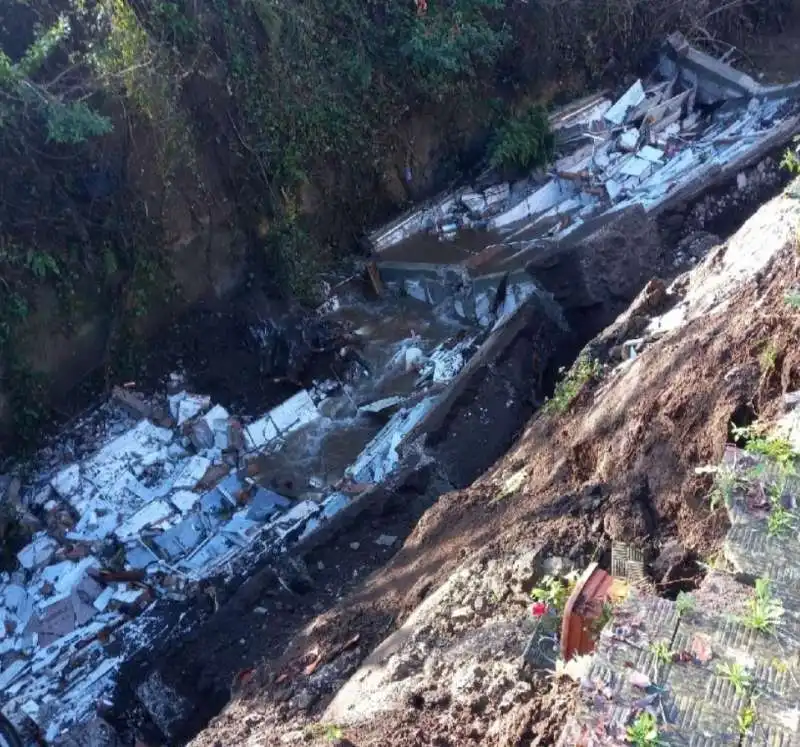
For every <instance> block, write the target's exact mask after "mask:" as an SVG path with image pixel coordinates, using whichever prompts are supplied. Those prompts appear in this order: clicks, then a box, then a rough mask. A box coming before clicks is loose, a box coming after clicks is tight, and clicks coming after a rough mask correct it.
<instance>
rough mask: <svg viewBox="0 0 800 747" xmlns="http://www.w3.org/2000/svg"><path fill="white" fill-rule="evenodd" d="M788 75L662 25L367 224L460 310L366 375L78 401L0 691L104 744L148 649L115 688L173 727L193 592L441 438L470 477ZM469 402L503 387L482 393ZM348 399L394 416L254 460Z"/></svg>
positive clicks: (441, 458) (398, 474) (50, 476)
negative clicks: (81, 409)
mask: <svg viewBox="0 0 800 747" xmlns="http://www.w3.org/2000/svg"><path fill="white" fill-rule="evenodd" d="M794 94H795V87H787V88H779V89H772V88H763V87H760V86H758V84H756V83H755V82H753V81H752V80H751V79H749V78H747V77H746V76H741V74H739V73H736V72H735V71H733V69H732V68H730V67H728V66H726V65H722V64H720V63H719V62H717V61H716V60H713V59H712V58H708V57H707V56H705V55H702V54H701V53H699V52H697V51H696V50H693V49H691V48H689V47H687V46H686V45H685V43H684V42H683V40H682V39H681V38H680V37H671V39H670V40H669V42H668V44H667V48H666V51H665V54H664V56H663V57H662V61H661V65H660V66H659V80H658V81H656V80H654V81H652V82H647V83H646V84H645V83H642V82H638V83H637V84H635V85H634V86H632V87H631V88H630V89H629V90H628V91H627V92H626V93H625V95H624V96H623V97H622V98H621V99H619V100H618V101H617V102H615V103H614V102H611V101H610V100H608V99H607V98H605V97H604V96H598V97H593V98H592V99H590V100H588V101H586V102H583V103H582V104H581V105H580V106H576V107H572V108H571V109H570V110H569V111H566V112H563V113H561V114H559V115H558V116H557V117H555V118H554V121H553V125H554V127H555V128H556V130H557V132H558V133H559V138H560V142H561V143H562V147H563V148H564V149H569V150H570V152H569V153H567V154H566V155H564V156H563V157H562V158H561V159H560V160H559V161H558V162H557V163H556V164H555V166H554V168H553V169H552V170H551V171H550V172H549V173H548V174H544V175H539V176H537V177H534V178H532V179H530V180H526V181H525V182H524V183H521V184H516V185H509V184H504V183H501V184H499V185H490V186H487V187H485V188H483V189H482V190H480V191H478V190H474V189H463V190H459V191H458V192H457V193H455V194H453V195H448V196H447V197H446V198H445V199H443V200H440V201H438V202H437V203H435V205H433V206H429V207H427V208H425V209H423V210H421V211H417V212H416V213H414V214H412V215H410V216H406V217H404V218H403V219H401V220H399V221H396V222H394V223H393V224H392V225H391V226H389V227H388V228H385V229H382V230H380V231H378V232H376V233H375V234H373V236H372V243H373V247H374V250H375V259H376V264H377V269H378V271H379V273H380V275H381V278H382V280H383V282H384V284H385V285H386V286H388V287H389V288H390V289H395V290H397V291H402V292H404V293H405V294H406V295H408V296H411V297H413V298H414V299H416V300H417V301H419V302H423V303H425V304H428V305H429V306H432V307H434V308H435V310H436V312H437V314H439V316H441V317H454V318H456V319H457V320H458V321H459V324H460V327H461V329H460V332H459V333H458V334H456V335H455V336H453V337H452V338H450V339H447V340H445V341H444V342H442V340H441V339H436V340H425V339H422V338H421V337H419V336H412V337H410V338H404V339H402V340H398V341H395V343H394V344H393V348H392V355H391V356H390V357H389V360H388V362H386V363H385V370H383V371H381V372H380V373H379V374H378V375H377V376H375V377H373V378H377V379H381V385H380V386H375V387H373V394H374V395H375V396H373V397H371V398H368V399H363V398H361V397H359V393H358V392H357V391H356V390H354V389H353V387H349V388H348V385H347V384H344V383H343V382H342V381H333V382H318V384H317V385H316V386H315V387H314V388H313V389H309V390H302V391H299V392H297V393H296V394H295V395H294V396H293V397H291V398H290V399H289V400H288V401H286V402H284V403H283V404H280V405H278V406H277V407H274V408H272V409H271V410H270V411H269V412H267V413H264V414H263V415H262V416H261V417H258V418H255V419H252V420H250V421H248V420H247V419H245V418H240V417H235V416H233V415H231V414H230V413H229V412H228V411H227V410H226V409H225V408H223V407H221V406H219V405H216V406H212V402H211V401H210V400H209V399H208V398H206V397H203V396H202V395H197V394H195V393H192V392H190V391H185V390H182V389H180V387H176V391H174V393H173V394H172V395H171V396H170V397H169V399H168V400H167V401H166V402H164V403H160V402H159V403H156V406H151V405H147V403H145V404H144V405H143V403H142V401H141V400H140V399H137V398H136V397H132V396H131V395H130V393H127V394H126V393H125V392H124V391H123V392H121V393H119V394H118V396H117V398H116V401H115V402H111V403H108V404H106V405H104V406H103V408H101V409H100V411H98V413H96V414H95V416H93V418H90V419H88V420H87V421H86V422H84V423H82V424H79V427H83V428H85V429H87V430H88V431H90V432H91V438H90V439H89V441H90V442H91V443H90V448H87V449H86V450H85V453H80V454H78V453H75V454H66V453H61V454H59V455H58V458H57V459H55V460H51V461H52V464H51V465H50V466H49V467H48V469H45V470H43V471H42V472H41V473H40V474H39V479H37V480H34V483H33V484H32V485H29V486H26V488H25V489H24V490H23V492H22V501H23V504H24V505H25V506H26V507H27V508H28V509H30V510H35V511H36V512H38V514H39V515H40V516H43V517H44V518H45V526H43V527H42V528H41V531H40V533H38V534H37V535H36V536H35V537H34V539H33V541H32V542H31V543H30V544H29V545H28V546H27V547H25V548H24V549H23V550H22V551H21V552H20V554H19V557H18V560H19V566H18V568H17V569H16V570H15V571H14V572H13V573H7V574H4V575H3V576H0V587H1V588H0V591H1V592H2V599H3V604H2V607H0V614H1V615H2V619H3V622H4V625H2V626H0V692H2V696H0V697H1V698H2V699H1V700H0V703H2V706H3V711H4V712H5V713H8V714H9V715H10V716H11V717H12V718H13V719H14V720H15V721H16V722H17V723H24V722H28V723H33V724H35V725H36V727H37V728H38V729H39V730H40V732H41V734H42V735H43V736H44V737H46V738H47V739H48V740H49V741H54V742H55V743H57V744H64V745H71V744H75V745H85V744H92V741H91V739H90V737H88V736H87V734H88V733H89V730H91V729H95V730H97V729H100V728H101V727H99V726H98V723H100V721H99V720H98V718H97V713H98V704H99V705H101V706H102V708H110V709H112V710H113V709H114V708H115V707H117V705H118V704H116V703H113V702H111V699H112V698H113V697H114V694H115V688H117V691H118V690H119V678H120V671H121V670H124V671H126V672H127V673H129V672H130V670H132V669H135V667H133V665H132V664H131V662H132V661H133V660H135V659H137V658H138V659H141V660H142V663H143V666H142V667H140V668H139V669H138V670H136V671H135V672H134V673H132V674H129V680H130V681H129V682H127V683H126V685H125V688H126V689H127V690H128V691H130V692H131V693H132V695H131V697H132V698H133V699H134V700H135V701H136V702H135V704H134V705H130V704H128V705H125V706H119V708H124V709H127V711H130V712H133V711H134V710H137V709H138V711H141V712H143V713H144V714H145V716H144V717H146V718H147V719H149V720H150V721H151V722H152V723H153V724H154V725H155V726H156V728H157V729H158V731H159V732H160V734H162V735H163V737H164V739H165V740H167V741H173V740H174V739H175V738H177V736H178V735H180V734H182V733H183V732H182V730H184V729H186V728H187V727H186V724H187V720H189V717H188V716H187V712H189V711H191V707H192V706H191V703H190V702H189V698H188V697H187V694H186V693H182V692H181V688H180V686H179V684H178V683H176V682H175V681H173V679H172V678H171V676H170V673H169V672H168V671H166V670H165V669H164V668H163V667H161V666H160V663H159V658H160V657H159V652H163V651H165V650H166V649H167V648H168V647H170V646H173V647H179V645H180V640H181V637H182V636H184V635H185V634H186V633H187V631H188V629H189V627H190V626H192V625H198V624H201V623H198V622H197V618H196V617H194V616H186V614H185V608H186V607H187V606H188V605H189V604H190V603H191V599H192V598H193V596H196V595H197V594H200V595H202V594H204V593H205V592H204V591H203V589H205V588H206V584H207V582H208V581H209V579H212V578H219V579H222V583H224V584H234V583H241V581H242V579H246V578H248V577H249V576H254V575H255V574H256V573H257V570H258V569H259V567H260V565H261V564H263V563H264V561H265V559H266V558H274V557H276V556H290V555H292V554H293V553H295V552H297V551H298V550H297V548H302V547H308V546H310V545H312V544H313V543H315V542H323V541H325V539H326V537H329V536H330V534H331V533H332V532H335V531H336V528H337V526H339V525H341V523H342V522H351V521H353V520H354V518H355V517H357V516H358V515H359V513H360V512H362V511H363V510H366V509H367V508H368V507H371V506H374V505H375V504H379V503H380V502H381V501H383V500H385V499H386V493H387V491H391V490H393V489H395V488H396V487H397V486H398V485H399V484H400V483H401V482H402V480H404V479H405V478H406V476H407V475H408V474H409V473H411V472H413V471H414V470H416V469H418V468H419V467H420V465H421V464H423V463H424V462H425V461H426V460H430V459H431V457H433V458H435V459H436V460H437V461H438V462H439V463H440V464H442V465H445V467H444V468H443V469H444V471H445V472H446V474H445V478H446V481H448V482H449V484H451V485H454V486H463V485H467V484H469V482H470V481H471V480H473V479H475V478H476V477H477V476H478V474H479V473H480V471H482V470H483V469H485V468H486V467H487V466H488V465H489V464H490V463H491V462H492V461H493V460H494V459H495V458H497V457H499V456H500V455H501V454H502V453H503V452H504V450H505V448H507V446H508V442H509V439H511V438H513V434H514V433H515V432H516V430H517V429H518V428H519V427H520V426H521V425H522V423H524V421H525V420H526V418H527V416H528V415H529V414H530V413H531V412H532V411H533V409H534V407H535V406H536V402H535V400H536V397H537V396H538V393H540V392H541V391H542V390H543V385H542V381H543V379H544V378H545V377H547V376H553V375H554V374H555V371H556V370H557V367H558V365H559V364H561V363H566V362H567V359H568V358H569V356H570V355H571V354H572V353H574V352H576V350H577V347H579V340H578V339H577V338H576V336H575V335H574V334H573V333H572V331H571V330H570V322H571V319H570V311H571V309H572V308H573V307H579V308H581V309H584V310H585V309H592V308H595V307H596V308H597V309H598V313H597V315H596V317H597V318H596V319H595V322H594V323H595V325H596V326H603V325H604V324H605V323H607V322H608V321H610V320H611V319H612V318H613V317H614V316H615V315H616V313H618V311H620V310H621V308H622V307H623V306H624V305H625V304H626V303H627V301H629V300H630V299H631V298H633V297H634V296H635V295H636V293H637V292H638V291H639V290H640V289H641V287H642V286H643V285H644V283H645V282H646V281H647V280H648V279H649V278H650V277H651V275H652V268H653V266H654V265H655V264H656V261H657V259H658V254H659V251H660V247H659V245H658V241H657V239H655V238H654V236H655V233H656V232H655V230H654V227H653V224H652V221H653V217H654V216H655V215H657V214H658V212H659V211H662V210H664V209H666V208H667V207H668V206H669V205H670V204H672V203H674V202H675V201H677V200H687V199H689V198H690V197H691V196H692V195H697V194H699V193H700V192H701V191H703V190H704V189H707V188H708V187H709V186H711V185H712V184H714V183H716V182H717V181H719V180H725V179H728V178H731V177H735V176H736V174H738V173H739V171H740V170H741V169H742V168H744V167H745V166H746V165H748V164H751V163H753V162H754V161H755V160H757V159H758V158H759V157H761V156H762V155H763V154H764V153H765V152H767V151H768V150H771V149H772V148H774V147H776V146H778V145H780V144H781V143H783V142H785V141H786V140H787V139H788V138H789V136H790V134H791V132H792V131H793V129H794V128H795V126H796V125H797V122H798V116H797V114H796V113H795V110H796V107H795V103H794ZM709 107H710V108H711V109H713V111H710V110H709ZM676 128H677V129H676ZM454 239H457V240H454ZM601 307H602V313H601ZM339 309H340V306H339V304H338V303H331V304H329V305H328V306H327V307H326V313H328V312H330V313H335V312H336V311H337V310H339ZM607 317H610V318H607ZM559 356H561V357H559ZM490 364H491V365H490ZM395 374H397V376H396V377H395ZM409 378H410V379H411V385H410V386H409ZM395 379H396V380H397V381H398V382H400V381H401V380H402V384H400V383H398V385H397V386H396V387H395V386H394V385H393V383H391V382H394V381H395ZM384 380H387V381H390V383H389V384H388V385H386V386H384V385H383V384H386V381H384ZM537 382H538V383H537ZM523 400H524V401H523ZM474 401H479V402H489V403H497V406H496V407H492V408H487V407H482V408H480V412H478V413H477V414H476V412H475V411H474V410H473V409H472V408H471V407H470V404H471V403H472V402H474ZM342 404H343V405H345V407H346V411H347V417H346V418H342V419H341V421H342V422H344V421H347V422H348V423H351V422H352V421H353V420H359V419H364V418H372V417H375V416H380V417H384V418H385V419H387V420H388V422H386V423H385V424H384V425H382V426H377V427H375V428H374V429H372V430H371V431H369V434H370V436H369V437H367V438H364V440H363V443H360V444H359V449H358V455H357V456H356V458H355V459H353V460H352V461H351V462H349V463H348V464H346V465H342V469H341V471H340V473H337V474H336V475H335V476H334V479H329V476H320V475H317V474H314V473H313V471H310V472H309V473H308V474H306V476H305V481H304V483H303V484H302V485H300V486H298V485H293V486H289V485H288V484H287V482H286V481H283V482H280V481H279V482H278V483H276V482H275V480H274V479H273V478H274V477H275V475H274V473H271V472H270V471H269V469H267V470H266V473H264V471H263V470H261V468H260V467H259V465H260V463H261V462H263V460H264V459H267V463H268V464H269V465H274V464H275V462H276V459H277V460H278V461H279V460H280V459H284V460H287V461H288V460H291V459H293V458H294V457H295V456H296V454H298V453H301V452H303V451H304V450H305V451H308V450H313V449H315V448H319V445H320V444H321V443H322V436H323V435H324V434H325V433H328V432H334V433H342V432H343V431H337V430H336V429H335V428H332V423H336V421H337V416H336V415H335V413H337V412H339V411H340V409H341V408H340V405H342ZM162 405H163V406H164V407H163V408H162ZM162 409H163V410H164V411H162ZM131 413H133V416H132V415H131ZM476 417H477V421H476ZM340 425H341V423H339V424H338V425H336V427H337V428H338V427H339V426H340ZM457 451H460V452H463V453H468V454H470V455H478V454H480V458H478V457H477V456H472V457H471V458H469V459H466V460H465V459H460V458H458V454H457V453H456V452H457ZM176 606H177V608H178V610H183V611H178V612H177V613H176V611H175V607H176ZM145 664H146V665H147V666H144V665H145ZM138 711H137V712H138ZM118 715H119V714H118ZM102 728H105V727H102Z"/></svg>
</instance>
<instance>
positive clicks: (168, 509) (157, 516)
mask: <svg viewBox="0 0 800 747" xmlns="http://www.w3.org/2000/svg"><path fill="white" fill-rule="evenodd" d="M203 474H205V472H204V473H203ZM172 511H173V508H172V506H171V505H170V504H169V503H167V501H163V500H157V501H152V502H150V503H148V504H147V505H146V506H143V507H142V508H140V509H139V510H138V511H137V512H136V513H135V514H133V516H131V517H130V518H129V519H127V520H126V521H125V522H123V523H122V524H121V525H120V526H119V527H118V528H117V531H116V532H115V534H116V535H117V537H119V539H121V540H126V539H129V538H130V537H132V536H134V535H136V534H139V532H141V531H142V529H144V528H145V527H147V526H150V525H152V524H157V523H158V522H160V521H162V520H164V519H166V518H167V517H168V516H170V515H171V514H172Z"/></svg>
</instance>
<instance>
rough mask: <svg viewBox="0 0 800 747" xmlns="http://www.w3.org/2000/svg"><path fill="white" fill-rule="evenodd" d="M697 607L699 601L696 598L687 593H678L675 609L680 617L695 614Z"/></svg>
mask: <svg viewBox="0 0 800 747" xmlns="http://www.w3.org/2000/svg"><path fill="white" fill-rule="evenodd" d="M696 607H697V600H696V599H695V598H694V596H692V595H691V594H688V593H686V592H685V591H679V592H678V596H677V597H676V598H675V609H676V610H677V611H678V615H679V616H680V617H683V616H684V615H688V614H689V613H691V612H694V610H695V608H696Z"/></svg>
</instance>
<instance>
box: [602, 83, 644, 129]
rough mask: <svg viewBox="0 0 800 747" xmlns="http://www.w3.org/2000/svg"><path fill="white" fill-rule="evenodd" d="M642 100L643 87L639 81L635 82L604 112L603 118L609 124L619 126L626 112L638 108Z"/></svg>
mask: <svg viewBox="0 0 800 747" xmlns="http://www.w3.org/2000/svg"><path fill="white" fill-rule="evenodd" d="M644 100H645V92H644V86H643V85H642V81H641V80H637V81H636V83H634V84H633V85H632V86H631V87H630V88H629V89H628V90H627V91H626V92H625V93H624V95H623V96H622V97H621V98H620V99H618V100H617V101H616V102H615V103H614V104H613V105H612V107H611V108H610V109H609V110H608V111H607V112H606V114H605V118H606V120H607V121H608V122H611V124H614V125H621V124H622V123H623V122H624V121H625V118H626V117H627V116H628V112H629V111H630V110H631V109H633V108H635V107H637V106H639V104H641V103H642V102H643V101H644Z"/></svg>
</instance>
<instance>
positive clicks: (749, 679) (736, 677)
mask: <svg viewBox="0 0 800 747" xmlns="http://www.w3.org/2000/svg"><path fill="white" fill-rule="evenodd" d="M717 674H718V675H719V676H720V677H722V679H724V680H727V681H728V682H730V683H731V685H733V689H734V690H735V691H736V694H737V695H744V694H745V693H747V691H748V690H749V689H750V686H751V685H752V683H753V676H752V675H751V674H750V671H749V670H748V669H747V668H746V667H743V666H742V665H741V664H739V663H738V662H734V663H733V664H719V665H717Z"/></svg>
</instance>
